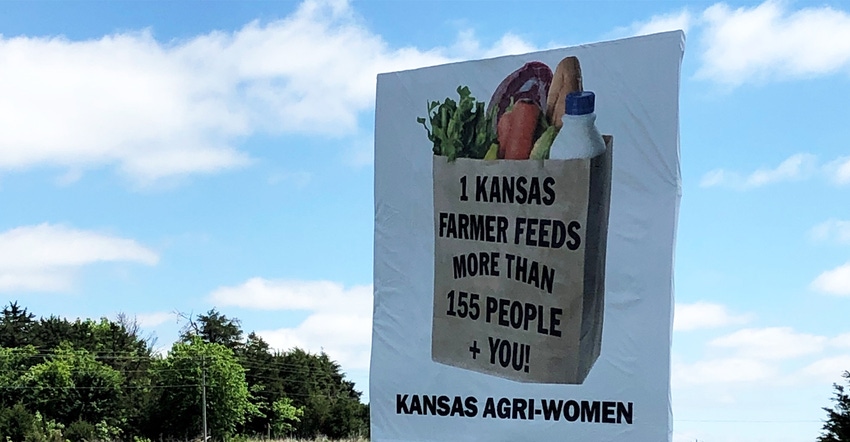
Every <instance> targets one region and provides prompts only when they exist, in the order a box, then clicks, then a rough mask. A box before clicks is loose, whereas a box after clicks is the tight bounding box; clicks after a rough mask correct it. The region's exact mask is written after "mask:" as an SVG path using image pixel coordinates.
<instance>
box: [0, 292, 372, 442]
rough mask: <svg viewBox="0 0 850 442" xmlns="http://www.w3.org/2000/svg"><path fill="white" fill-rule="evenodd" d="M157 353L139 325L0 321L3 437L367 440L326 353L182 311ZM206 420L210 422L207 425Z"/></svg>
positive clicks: (5, 315) (9, 314) (12, 308)
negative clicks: (278, 347) (279, 346)
mask: <svg viewBox="0 0 850 442" xmlns="http://www.w3.org/2000/svg"><path fill="white" fill-rule="evenodd" d="M182 318H183V320H184V326H183V328H182V331H181V333H180V339H179V340H178V341H177V342H175V343H174V345H173V346H172V347H171V349H170V350H169V351H168V352H167V353H166V354H160V353H158V352H156V351H155V350H154V347H153V346H154V343H155V340H154V339H153V338H152V337H150V336H145V335H144V333H143V331H142V329H141V327H140V326H139V324H138V322H137V321H135V320H134V319H132V318H129V317H128V316H126V315H118V317H117V318H116V319H115V320H110V319H107V318H101V319H100V320H92V319H85V320H81V319H77V320H75V321H69V320H68V319H66V318H63V317H58V316H53V315H51V316H48V317H40V318H38V319H36V316H35V315H34V314H33V313H30V312H28V311H27V309H26V308H24V307H21V306H19V305H18V304H17V302H12V303H10V304H9V305H7V306H5V307H4V308H3V312H2V318H0V441H7V440H11V441H28V442H29V441H31V442H41V441H45V442H48V441H49V442H52V441H66V440H68V441H71V442H76V441H97V440H102V441H119V440H120V441H133V442H140V441H175V440H190V439H195V438H200V437H201V435H202V434H203V429H204V422H206V428H207V434H208V435H209V436H210V437H211V439H212V440H218V441H224V440H232V439H233V438H235V437H247V436H251V437H257V436H261V437H272V438H274V437H285V436H286V437H297V438H314V437H317V436H320V435H322V436H327V437H330V438H344V437H353V436H368V431H369V409H368V405H366V404H363V403H361V400H360V399H361V393H360V392H359V391H357V390H356V389H355V388H354V383H353V382H351V381H349V380H347V379H346V378H345V374H344V373H343V372H342V370H341V367H340V366H339V364H338V363H336V362H335V361H333V360H331V359H330V358H329V357H328V356H327V354H325V353H320V354H313V353H309V352H307V351H304V350H302V349H298V348H295V349H291V350H288V351H275V350H272V349H271V348H270V346H269V344H268V343H266V342H265V341H264V340H263V339H262V337H260V336H258V335H257V334H255V333H253V332H251V333H249V334H248V335H247V337H245V336H244V333H243V330H242V328H241V325H240V321H239V320H238V319H236V318H228V317H226V316H225V315H223V314H221V313H219V312H218V311H216V310H215V309H212V310H210V311H208V312H207V313H206V314H199V315H194V316H193V315H183V316H182ZM204 416H205V417H206V419H205V420H204Z"/></svg>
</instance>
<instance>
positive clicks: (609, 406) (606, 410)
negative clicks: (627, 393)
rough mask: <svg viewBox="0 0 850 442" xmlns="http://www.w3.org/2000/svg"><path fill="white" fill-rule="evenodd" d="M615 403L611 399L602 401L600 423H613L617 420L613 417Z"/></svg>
mask: <svg viewBox="0 0 850 442" xmlns="http://www.w3.org/2000/svg"><path fill="white" fill-rule="evenodd" d="M616 408H617V403H616V402H611V401H604V402H602V423H603V424H613V423H616V422H617V419H615V418H614V412H615V411H616Z"/></svg>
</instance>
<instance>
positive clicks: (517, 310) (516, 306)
mask: <svg viewBox="0 0 850 442" xmlns="http://www.w3.org/2000/svg"><path fill="white" fill-rule="evenodd" d="M510 320H511V327H513V328H515V329H519V328H520V327H522V304H521V303H520V302H519V301H514V302H511V313H510Z"/></svg>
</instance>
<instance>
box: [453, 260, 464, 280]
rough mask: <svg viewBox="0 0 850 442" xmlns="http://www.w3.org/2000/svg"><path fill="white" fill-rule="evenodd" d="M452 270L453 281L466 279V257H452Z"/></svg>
mask: <svg viewBox="0 0 850 442" xmlns="http://www.w3.org/2000/svg"><path fill="white" fill-rule="evenodd" d="M452 269H453V270H454V276H455V279H458V278H466V275H467V271H466V256H464V255H458V256H452Z"/></svg>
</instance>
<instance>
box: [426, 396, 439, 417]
mask: <svg viewBox="0 0 850 442" xmlns="http://www.w3.org/2000/svg"><path fill="white" fill-rule="evenodd" d="M422 409H423V411H424V412H425V414H430V415H432V416H433V415H436V414H437V396H436V395H426V396H423V397H422Z"/></svg>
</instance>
